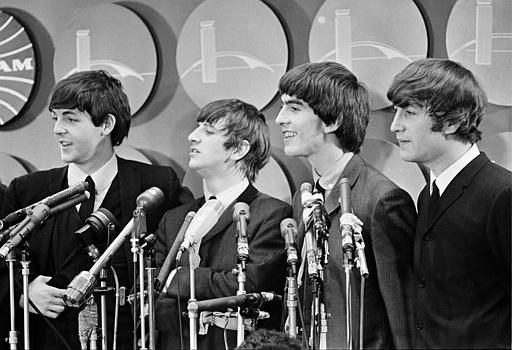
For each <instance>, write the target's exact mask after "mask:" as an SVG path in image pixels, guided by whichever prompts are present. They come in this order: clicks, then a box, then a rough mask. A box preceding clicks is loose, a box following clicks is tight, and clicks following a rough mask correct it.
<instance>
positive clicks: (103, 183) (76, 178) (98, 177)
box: [68, 154, 118, 193]
mask: <svg viewBox="0 0 512 350" xmlns="http://www.w3.org/2000/svg"><path fill="white" fill-rule="evenodd" d="M117 171H118V168H117V157H116V156H115V154H114V155H113V156H112V158H110V160H109V161H108V162H106V163H105V165H103V166H102V167H101V168H100V169H98V170H96V171H95V172H94V173H92V174H86V173H84V172H83V171H82V170H80V168H79V167H78V166H77V165H76V164H75V163H70V164H69V167H68V185H69V186H72V185H74V184H76V183H78V182H80V181H85V178H86V177H87V176H89V175H90V176H91V177H92V180H93V181H94V187H95V189H96V193H102V192H103V191H105V189H107V188H109V187H110V184H111V183H112V181H114V178H115V177H116V175H117Z"/></svg>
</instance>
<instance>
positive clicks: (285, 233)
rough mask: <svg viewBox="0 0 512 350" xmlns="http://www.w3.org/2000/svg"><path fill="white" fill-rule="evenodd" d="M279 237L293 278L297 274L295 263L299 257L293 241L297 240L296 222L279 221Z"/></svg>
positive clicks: (288, 220)
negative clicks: (281, 238) (283, 243)
mask: <svg viewBox="0 0 512 350" xmlns="http://www.w3.org/2000/svg"><path fill="white" fill-rule="evenodd" d="M280 228H281V236H282V237H283V238H284V241H285V249H286V257H287V259H286V262H287V263H288V266H290V267H291V269H292V273H293V275H294V276H295V275H296V273H297V263H298V262H299V257H298V255H297V246H296V243H295V240H296V238H297V222H296V221H295V220H294V219H290V218H288V219H284V220H283V221H281V225H280Z"/></svg>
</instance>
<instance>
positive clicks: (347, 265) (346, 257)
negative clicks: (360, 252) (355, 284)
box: [343, 250, 354, 349]
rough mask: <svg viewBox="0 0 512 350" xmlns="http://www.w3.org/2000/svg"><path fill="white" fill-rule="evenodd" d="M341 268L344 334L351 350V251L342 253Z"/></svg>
mask: <svg viewBox="0 0 512 350" xmlns="http://www.w3.org/2000/svg"><path fill="white" fill-rule="evenodd" d="M343 253H344V254H343V267H344V269H345V310H346V332H347V349H352V329H351V324H352V293H351V288H350V286H351V279H350V272H351V270H352V267H353V266H354V263H353V259H352V251H351V250H347V251H344V252H343Z"/></svg>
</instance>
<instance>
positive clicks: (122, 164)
mask: <svg viewBox="0 0 512 350" xmlns="http://www.w3.org/2000/svg"><path fill="white" fill-rule="evenodd" d="M49 110H50V113H51V118H52V120H53V121H54V127H53V134H54V137H55V139H56V140H57V144H58V146H59V149H60V154H61V159H62V161H63V162H64V163H67V165H66V166H65V167H61V168H54V169H50V170H45V171H38V172H35V173H32V174H28V175H25V176H22V177H19V178H16V179H14V180H12V182H11V184H10V186H9V189H8V191H7V193H6V196H5V202H4V205H3V210H2V214H3V215H5V214H8V213H10V212H13V211H15V210H16V209H19V208H23V207H26V206H28V205H30V204H32V203H36V202H38V201H40V200H41V199H43V198H45V197H47V196H49V195H52V194H54V193H57V192H59V191H61V190H63V189H65V188H67V187H68V186H72V185H74V184H75V183H78V182H80V181H84V180H87V182H88V183H89V186H90V187H89V191H90V194H91V196H90V198H89V200H88V202H90V203H88V202H84V203H83V204H81V205H80V206H79V208H80V209H85V208H86V207H84V206H86V205H89V208H90V209H89V211H94V210H96V209H98V208H99V207H100V206H101V207H103V208H106V209H108V210H109V211H110V212H111V213H112V214H113V215H114V216H115V217H116V219H117V222H118V227H117V230H116V231H117V232H120V231H121V229H122V228H123V227H124V226H125V225H126V224H127V223H128V222H129V220H130V219H131V218H132V217H133V210H134V209H135V206H136V199H137V197H138V196H139V195H140V194H141V193H142V192H144V191H145V190H147V189H148V188H150V187H153V186H156V187H158V188H160V189H161V190H162V191H163V193H164V195H165V200H164V203H163V204H162V205H161V206H159V207H158V208H156V209H155V210H154V211H153V212H150V213H149V214H148V217H147V228H148V232H154V230H155V229H156V227H157V225H158V220H159V219H160V217H161V215H162V214H163V213H164V212H165V211H166V210H168V209H170V208H173V207H176V206H178V205H180V204H181V203H183V202H184V201H186V200H191V199H192V196H191V194H190V192H189V191H188V190H187V189H184V188H182V187H181V185H180V183H179V180H178V178H177V176H176V173H175V172H174V170H173V169H171V168H169V167H162V166H154V165H147V164H142V163H140V162H135V161H131V160H126V159H123V158H120V157H118V156H116V154H115V151H114V146H116V145H119V144H120V143H121V142H122V141H123V139H124V138H125V137H126V136H127V135H128V130H129V128H130V121H131V114H130V106H129V104H128V98H127V96H126V94H125V93H124V91H123V88H122V86H121V82H120V81H119V80H118V79H116V78H114V77H112V76H110V75H109V74H108V73H107V72H105V71H84V72H78V73H75V74H73V75H71V76H69V77H67V78H65V79H63V80H61V81H59V82H58V83H57V85H56V86H55V88H54V90H53V92H52V96H51V100H50V104H49ZM89 214H90V212H89V213H83V210H80V215H79V211H78V210H77V208H71V209H68V210H66V211H64V212H62V213H60V214H58V215H56V216H54V217H50V218H49V219H48V220H47V221H46V222H44V223H43V225H42V226H41V227H40V228H39V229H38V230H37V231H36V232H34V233H33V234H32V235H31V236H30V238H29V240H28V241H29V253H30V260H31V263H30V272H31V277H30V284H29V297H30V299H31V300H32V302H33V303H34V304H35V305H36V306H37V307H38V309H39V310H40V311H41V313H42V315H44V316H46V317H48V318H50V319H52V320H51V322H52V323H53V324H54V326H55V327H56V329H57V330H58V331H59V333H60V335H61V336H62V337H64V339H65V341H66V342H67V344H68V346H69V347H70V348H72V349H78V348H80V343H79V337H78V313H79V310H77V309H74V308H68V307H66V306H65V304H64V301H63V298H62V296H63V295H64V293H65V292H66V287H67V286H68V284H69V283H70V282H71V280H72V279H73V278H74V277H75V276H76V275H77V274H78V273H79V272H80V271H83V270H88V269H89V268H90V267H91V265H92V261H91V259H90V258H89V257H88V256H87V254H86V253H85V250H84V249H83V248H81V246H80V244H79V240H78V238H77V235H75V234H74V233H73V232H75V231H76V230H77V229H79V228H80V227H82V226H83V225H84V220H85V219H86V218H87V216H88V215H89ZM3 215H2V216H3ZM114 238H115V237H110V238H109V239H110V242H111V241H112V240H113V239H114ZM95 243H96V245H97V246H98V248H99V249H100V251H101V250H104V249H105V248H106V246H107V237H105V238H104V239H103V240H102V241H99V242H95ZM131 261H132V258H131V253H130V242H129V240H126V242H125V244H124V246H123V247H122V248H121V249H119V250H118V251H117V252H116V253H115V254H114V256H113V257H112V259H111V264H112V266H113V267H114V268H115V269H116V271H117V274H118V277H119V283H120V285H121V286H125V287H127V288H128V290H129V288H130V286H131V285H132V284H133V280H132V279H133V278H132V276H133V274H132V268H133V265H132V263H131ZM2 277H3V276H2ZM110 277H112V276H110ZM110 282H113V280H111V281H110ZM8 285H9V284H8V280H7V278H5V280H4V281H2V292H4V291H7V292H5V297H4V295H2V299H1V302H2V308H4V307H5V309H2V310H6V313H2V314H3V315H4V318H6V319H8V316H7V315H9V313H8V309H9V306H8V305H6V304H8V298H7V293H8ZM110 285H113V284H110ZM16 300H17V301H18V300H20V301H21V299H20V295H19V292H18V293H17V299H16ZM113 301H114V297H113V296H111V297H109V299H108V307H109V309H108V310H112V311H113V310H114V305H113ZM21 305H22V304H21V302H20V306H21ZM30 312H31V314H30V321H31V328H30V336H31V344H30V345H31V347H32V348H33V349H63V348H65V344H64V343H63V342H62V341H61V339H59V336H58V335H57V334H56V333H55V332H54V331H53V330H52V329H50V328H49V327H48V325H47V324H46V323H45V322H44V321H45V320H44V319H43V318H42V317H41V316H39V315H38V314H34V312H35V311H34V310H32V309H31V310H30ZM18 320H20V317H19V316H18ZM113 321H114V317H113V312H109V314H108V322H109V326H108V335H109V344H110V345H109V347H111V344H112V340H113V339H112V336H113V328H112V323H113ZM119 322H120V324H119V328H118V329H119V334H118V341H117V344H118V347H119V348H123V347H124V348H126V347H131V346H132V341H131V339H132V336H131V335H132V329H133V327H132V320H131V313H130V309H129V307H128V306H124V307H121V308H120V316H119ZM6 336H7V333H2V337H3V338H5V337H6ZM19 339H22V338H21V337H20V338H19Z"/></svg>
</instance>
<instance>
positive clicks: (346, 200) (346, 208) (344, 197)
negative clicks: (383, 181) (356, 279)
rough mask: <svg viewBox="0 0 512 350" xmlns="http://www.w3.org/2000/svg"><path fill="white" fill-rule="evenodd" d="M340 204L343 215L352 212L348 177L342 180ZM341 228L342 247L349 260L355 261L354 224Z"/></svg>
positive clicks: (341, 226)
mask: <svg viewBox="0 0 512 350" xmlns="http://www.w3.org/2000/svg"><path fill="white" fill-rule="evenodd" d="M340 206H341V215H343V214H347V213H350V212H352V206H351V204H350V183H349V180H348V179H347V178H343V179H341V180H340ZM340 230H341V248H342V249H343V252H344V253H345V254H346V256H347V259H348V261H349V262H352V261H353V256H352V255H353V252H354V236H353V234H354V233H353V232H352V226H350V225H343V224H342V225H340Z"/></svg>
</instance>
